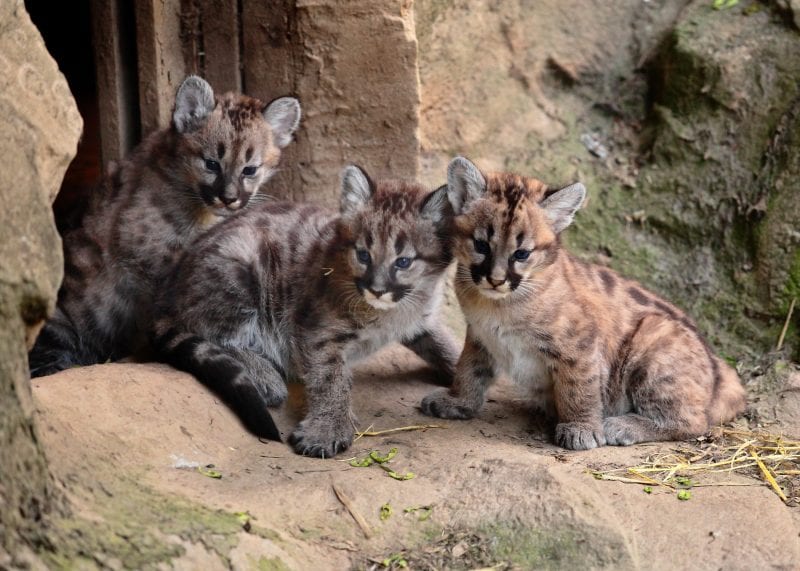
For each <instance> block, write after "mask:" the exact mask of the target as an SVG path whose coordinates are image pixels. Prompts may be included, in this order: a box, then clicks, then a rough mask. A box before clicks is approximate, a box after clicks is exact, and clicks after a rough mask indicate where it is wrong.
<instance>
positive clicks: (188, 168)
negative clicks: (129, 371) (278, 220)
mask: <svg viewBox="0 0 800 571" xmlns="http://www.w3.org/2000/svg"><path fill="white" fill-rule="evenodd" d="M299 120H300V105H299V103H298V102H297V100H296V99H293V98H291V97H282V98H280V99H276V100H275V101H273V102H272V103H270V104H269V105H267V104H265V103H262V102H261V101H259V100H258V99H253V98H251V97H247V96H244V95H237V94H234V93H226V94H224V95H222V96H220V97H216V98H215V97H214V93H213V91H212V90H211V86H209V85H208V83H206V82H205V81H204V80H202V79H200V78H199V77H196V76H190V77H188V78H186V80H184V82H183V84H182V85H181V86H180V88H179V89H178V93H177V96H176V100H175V110H174V113H173V117H172V125H171V126H170V127H169V128H167V129H163V130H161V131H157V132H155V133H152V134H151V135H150V136H149V137H147V138H146V139H145V140H144V141H142V143H141V144H140V145H139V146H138V147H137V148H136V149H135V150H134V151H133V152H132V154H131V155H130V156H129V157H128V158H127V159H125V160H124V161H122V162H121V163H120V164H119V166H118V167H115V168H114V169H113V172H111V173H110V174H109V176H108V177H107V179H106V180H105V181H104V182H103V184H102V186H101V188H99V189H98V191H97V194H96V195H95V196H93V197H92V201H91V203H90V205H89V207H88V210H87V213H86V215H85V216H84V219H83V223H82V227H81V228H78V229H76V230H74V231H72V232H70V233H68V234H67V235H65V236H64V257H65V272H64V273H65V275H64V282H63V283H62V285H61V289H60V291H59V294H58V303H57V307H56V311H55V314H54V315H53V317H52V318H51V319H50V320H49V321H48V322H47V324H46V325H45V327H44V329H43V330H42V332H41V334H40V335H39V338H38V339H37V341H36V345H35V346H34V348H33V349H32V350H31V352H30V355H29V361H30V368H31V375H32V376H34V377H37V376H42V375H48V374H50V373H54V372H56V371H60V370H62V369H65V368H67V367H70V366H72V365H76V364H77V365H88V364H92V363H99V362H105V361H106V360H108V359H116V358H119V357H123V356H125V355H127V354H130V353H131V352H132V349H133V348H134V345H136V343H137V341H138V339H137V338H138V337H139V336H140V335H141V336H142V337H143V334H144V332H145V331H146V328H147V327H148V326H149V322H150V314H151V313H152V311H151V306H152V302H153V292H154V290H155V288H156V287H157V286H158V284H160V282H161V281H162V279H163V278H164V277H165V276H166V274H167V273H168V271H169V270H170V269H171V268H172V267H173V265H174V260H176V259H177V257H178V256H179V255H180V253H181V252H182V251H183V250H184V248H186V246H187V245H188V244H189V243H190V242H191V241H192V240H194V239H195V238H196V237H197V236H198V235H199V234H201V233H203V232H204V231H206V230H207V229H209V228H210V227H212V226H213V225H215V224H217V223H218V222H220V221H221V220H223V219H224V218H225V217H226V216H229V215H231V214H233V213H235V212H237V211H239V210H241V209H242V208H245V207H246V206H248V205H249V204H250V203H252V202H255V201H257V200H258V198H259V197H260V196H263V195H259V194H257V193H259V191H261V190H262V189H263V187H264V184H265V183H266V182H267V180H269V178H270V177H271V176H272V174H273V173H274V172H275V168H276V166H277V164H278V159H279V158H280V155H281V149H282V148H284V147H285V146H286V145H288V144H289V142H290V141H291V138H292V133H293V132H294V130H295V129H296V128H297V125H298V122H299Z"/></svg>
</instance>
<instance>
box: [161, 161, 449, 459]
mask: <svg viewBox="0 0 800 571" xmlns="http://www.w3.org/2000/svg"><path fill="white" fill-rule="evenodd" d="M451 219H452V211H451V209H450V205H449V204H448V201H447V192H446V188H445V187H441V188H440V189H438V190H436V191H434V192H428V191H427V190H425V189H424V188H422V187H421V186H420V185H417V184H414V183H408V182H400V181H379V182H378V183H377V184H374V183H372V181H370V180H369V178H368V177H367V175H366V173H364V172H363V171H362V170H361V169H359V168H358V167H354V166H353V167H348V168H346V169H345V170H344V172H343V173H342V197H341V209H340V213H338V214H337V213H335V212H331V211H329V210H326V209H323V208H320V207H318V206H313V205H309V204H291V203H284V202H275V203H267V204H263V205H259V206H258V207H257V208H253V209H251V210H249V211H248V212H244V213H242V214H241V215H240V216H236V217H234V218H232V219H230V220H227V221H225V222H224V223H222V224H220V225H219V226H217V227H216V228H214V229H213V230H212V231H210V232H208V233H207V234H205V235H204V236H203V237H202V238H200V239H199V240H198V241H197V242H196V243H195V245H194V246H193V247H192V248H191V250H190V251H189V252H187V253H186V255H185V256H184V257H183V259H182V260H181V262H180V263H179V264H178V267H177V270H176V272H175V274H174V275H173V277H172V279H171V280H170V283H169V284H168V286H167V287H166V288H164V291H163V295H162V297H161V299H160V302H159V308H160V310H161V315H160V317H159V318H158V319H157V320H156V328H155V329H156V330H155V343H154V344H155V345H156V346H157V347H158V348H159V349H160V351H161V352H162V355H163V358H164V359H165V360H166V361H167V362H169V363H171V364H173V365H175V366H176V367H178V368H180V369H183V370H185V371H188V372H190V373H192V374H193V375H195V376H196V377H197V378H198V380H200V381H201V382H202V383H204V384H205V385H207V386H208V387H209V388H211V389H212V390H214V391H215V392H216V393H217V394H218V395H219V396H220V397H221V398H222V399H223V400H225V401H226V402H227V403H228V404H229V405H230V406H231V407H232V408H233V409H234V410H235V411H236V412H237V413H238V414H239V416H240V418H241V420H242V422H243V423H244V424H245V426H246V427H247V428H248V429H249V430H251V431H252V432H253V433H255V434H256V435H258V436H263V437H266V438H271V439H274V440H279V439H280V435H279V433H278V430H277V428H276V427H275V425H274V424H273V422H272V418H271V417H270V414H269V411H268V410H267V407H268V406H274V405H277V404H279V403H281V402H282V401H283V400H284V399H285V398H286V386H285V384H284V383H285V380H286V379H287V378H290V377H292V378H299V379H302V380H303V381H304V382H305V385H306V392H307V395H308V413H307V415H306V417H305V419H303V421H302V422H301V423H300V424H299V426H297V428H295V430H294V431H293V432H292V434H291V437H290V442H291V443H292V444H293V445H294V449H295V451H297V452H298V453H300V454H306V455H309V456H322V457H325V458H330V457H331V456H333V455H334V454H336V453H337V452H340V451H342V450H345V449H346V448H347V447H348V446H350V443H351V442H352V440H353V431H354V419H353V415H352V412H351V408H350V400H351V399H350V390H351V385H352V382H353V379H352V374H351V372H350V367H351V365H352V364H353V363H354V362H356V361H358V360H359V359H362V358H364V357H366V356H368V355H370V354H371V353H374V352H375V351H377V350H378V349H380V348H381V347H382V346H384V345H386V344H387V343H391V342H393V341H399V342H401V343H403V344H404V345H406V346H407V347H408V348H409V349H412V350H413V351H414V352H416V353H417V354H418V355H419V356H420V357H422V358H423V359H425V360H426V361H427V362H428V363H430V364H431V365H433V366H434V367H435V368H436V369H438V370H439V371H440V372H441V373H442V375H443V376H444V377H445V380H446V381H447V382H448V383H449V382H450V381H451V380H452V375H453V371H454V369H455V363H456V360H457V359H458V352H459V351H458V346H457V345H456V344H455V342H454V341H453V339H452V337H451V335H450V334H449V333H448V331H447V330H446V328H445V327H443V326H442V325H441V324H440V323H439V321H438V315H437V314H438V307H439V303H440V301H441V297H442V290H443V287H444V281H445V271H446V269H447V266H448V265H449V264H450V261H451V259H452V254H451V251H450V239H449V229H450V221H451Z"/></svg>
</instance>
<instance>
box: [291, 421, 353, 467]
mask: <svg viewBox="0 0 800 571" xmlns="http://www.w3.org/2000/svg"><path fill="white" fill-rule="evenodd" d="M352 443H353V426H352V424H351V423H350V421H349V420H347V419H342V420H339V421H335V420H331V419H324V418H323V419H321V418H306V419H305V420H303V421H302V422H301V423H300V424H299V425H297V428H295V429H294V432H292V434H291V436H289V444H291V445H292V447H293V448H294V451H295V452H297V453H298V454H302V455H303V456H315V457H317V458H333V457H334V456H335V455H336V454H338V453H339V452H342V451H344V450H347V449H348V448H349V447H350V445H351V444H352Z"/></svg>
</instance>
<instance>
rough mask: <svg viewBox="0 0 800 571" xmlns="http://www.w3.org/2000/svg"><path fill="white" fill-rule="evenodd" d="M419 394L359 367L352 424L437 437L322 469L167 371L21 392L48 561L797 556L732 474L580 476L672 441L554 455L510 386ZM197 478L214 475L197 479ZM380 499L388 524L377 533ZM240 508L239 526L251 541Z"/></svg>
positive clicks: (426, 383) (87, 377) (746, 484)
mask: <svg viewBox="0 0 800 571" xmlns="http://www.w3.org/2000/svg"><path fill="white" fill-rule="evenodd" d="M792 375H793V376H792ZM783 382H785V383H794V385H796V386H794V385H791V384H787V385H786V387H784V388H785V389H786V390H783V391H773V392H777V393H781V394H782V395H783V398H780V399H779V400H780V402H777V400H774V399H773V401H772V402H771V404H770V403H767V402H766V401H767V400H769V399H770V398H772V397H765V399H766V400H764V402H763V403H762V404H763V406H762V407H761V412H762V413H763V414H762V417H761V421H762V422H768V421H769V419H768V417H769V415H770V414H772V412H775V411H776V410H778V409H775V408H774V407H775V406H779V407H780V414H781V416H782V418H791V419H792V421H793V422H792V423H788V424H787V423H786V422H783V423H782V424H779V425H775V424H774V423H773V424H772V425H771V426H770V429H771V430H772V431H782V432H786V433H787V434H795V435H797V434H800V430H798V429H800V392H798V391H797V387H798V386H800V373H797V372H794V373H793V374H790V375H789V376H786V377H785V378H784V381H783ZM792 387H794V388H792ZM432 388H433V385H432V384H431V382H430V376H429V371H427V370H426V369H425V368H424V367H423V366H422V363H421V362H420V361H418V360H417V359H416V357H414V356H412V355H411V354H410V353H408V352H406V351H405V350H404V349H402V348H399V347H398V348H393V349H388V350H385V351H384V352H382V353H381V354H379V355H378V356H376V357H375V358H373V359H371V360H370V361H368V362H365V363H364V364H363V365H362V366H360V367H359V368H358V369H357V375H356V383H355V389H354V407H355V410H356V412H357V414H358V416H359V418H360V428H362V429H367V428H371V429H372V430H381V429H388V428H396V427H403V426H410V425H420V424H437V425H440V426H442V427H443V428H430V429H428V430H425V431H411V432H399V433H395V434H391V435H385V436H379V437H363V438H361V439H359V440H357V441H356V442H355V443H354V445H353V447H352V448H351V449H350V450H349V451H348V452H346V453H344V454H341V455H340V457H337V458H335V459H327V460H318V459H311V458H304V457H301V456H297V455H295V454H294V453H293V452H292V451H291V450H290V448H289V447H288V446H287V445H285V444H282V443H273V442H270V443H266V442H259V440H258V439H256V438H254V437H252V436H250V435H248V434H247V433H245V431H244V430H243V429H242V427H241V426H240V424H239V423H238V421H237V420H236V418H235V417H234V416H232V414H231V413H230V412H229V410H228V409H227V408H226V407H225V406H224V405H222V404H220V403H219V402H218V401H217V400H216V399H215V398H214V397H213V396H212V395H210V394H209V393H208V392H206V391H205V390H204V389H203V388H202V387H201V386H200V384H199V383H197V382H196V381H195V380H194V379H193V378H192V377H190V376H188V375H186V374H183V373H179V372H176V371H174V370H172V369H170V368H168V367H166V366H162V365H156V364H133V363H128V364H106V365H98V366H94V367H87V368H82V369H72V370H68V371H65V372H62V373H59V374H57V375H54V376H51V377H44V378H40V379H35V380H34V382H33V392H34V398H35V401H36V408H37V416H38V422H39V425H40V428H41V430H40V433H41V436H42V440H43V443H44V447H45V450H46V452H47V455H48V457H49V458H50V459H51V464H52V468H53V470H54V472H55V473H56V474H58V478H59V484H60V487H61V488H62V489H63V490H64V491H65V492H66V493H67V494H68V496H69V497H70V498H71V499H72V503H73V505H74V506H75V513H74V514H73V518H72V519H71V520H69V521H70V523H69V524H68V525H65V526H63V527H62V526H61V525H60V524H58V523H56V527H57V528H58V527H62V529H63V531H62V535H61V536H60V539H58V540H57V541H56V547H57V550H58V553H59V554H60V556H61V557H64V558H76V559H77V560H78V561H81V559H82V558H86V564H87V565H88V564H91V563H94V564H95V565H96V564H101V565H103V566H105V565H108V566H110V567H130V566H133V567H149V566H155V565H156V564H157V563H158V562H162V563H164V562H166V561H170V565H172V566H173V567H174V568H178V569H189V568H204V569H211V568H220V569H225V568H234V569H348V568H381V566H380V565H378V564H377V562H380V561H382V560H383V559H385V558H387V557H390V556H391V555H394V554H400V553H402V554H404V557H405V559H406V560H407V561H408V562H409V563H410V565H411V568H414V569H426V568H434V567H433V565H435V562H438V565H439V567H438V568H463V569H467V568H478V567H488V566H489V565H500V566H499V567H496V568H498V569H503V568H514V569H528V568H565V567H570V568H587V569H591V568H615V569H676V568H677V569H688V568H692V569H722V568H724V569H756V568H759V569H765V568H774V569H792V568H796V567H797V565H798V562H800V541H798V536H800V511H798V508H796V507H795V508H790V507H787V506H785V505H783V503H782V502H781V500H780V499H779V498H778V497H777V496H776V495H775V494H774V493H773V492H772V491H771V490H770V489H769V487H768V486H767V485H766V484H765V483H763V482H760V481H758V480H756V479H752V478H748V477H744V476H730V477H727V476H726V477H724V478H723V479H722V480H721V482H722V483H725V484H736V485H735V486H726V487H696V488H694V489H693V490H692V491H691V492H692V498H691V500H690V501H679V500H678V499H677V497H676V493H675V491H673V490H669V489H667V488H659V487H655V489H654V490H653V492H652V494H646V493H643V491H642V486H641V485H633V484H624V483H619V482H609V481H599V480H596V479H595V478H593V477H592V476H591V475H590V474H588V473H587V470H588V469H590V468H591V469H609V468H612V467H624V466H633V465H636V464H639V463H641V462H642V461H643V460H644V459H645V458H646V457H648V456H651V455H654V454H657V453H660V452H664V451H669V450H671V449H674V448H675V447H676V446H679V444H678V443H665V444H647V445H639V446H632V447H628V448H614V447H606V448H602V449H598V450H592V451H587V452H570V451H565V450H563V449H560V448H557V447H555V446H553V445H552V444H550V434H549V430H548V428H547V427H546V426H542V425H540V424H539V423H537V422H536V421H535V419H532V418H531V417H530V415H529V414H528V413H527V412H526V409H525V406H524V403H523V401H522V400H521V399H520V396H519V395H518V394H516V391H515V389H514V387H512V386H510V385H508V384H506V383H500V384H499V385H498V386H496V387H495V388H494V389H492V391H491V392H490V398H489V403H488V404H487V406H486V407H485V408H484V410H483V412H482V413H481V415H480V418H478V419H476V420H474V421H470V422H456V421H438V420H434V419H430V418H428V417H425V416H423V415H422V414H421V413H420V412H419V411H418V409H417V404H418V402H419V401H420V399H421V398H422V397H423V396H424V395H425V394H427V392H428V391H430V390H432ZM293 389H294V390H292V392H291V394H292V396H291V398H290V401H289V403H288V404H287V405H285V406H283V407H282V408H281V409H280V410H278V411H277V412H276V414H275V418H276V422H277V423H278V425H279V427H280V428H281V431H282V433H283V435H284V437H285V436H286V435H287V434H288V433H289V431H290V430H291V428H292V427H293V426H294V424H295V423H296V422H297V421H298V419H299V418H300V417H301V415H302V405H303V403H302V388H301V387H300V386H298V385H294V386H293ZM773 389H774V387H773ZM687 445H688V444H687ZM391 447H396V448H397V449H398V453H397V456H396V457H395V458H394V459H393V460H392V461H391V466H392V468H393V469H394V470H395V471H397V472H398V473H401V474H404V473H406V472H409V471H410V472H413V473H414V474H415V475H416V477H415V478H413V479H411V480H407V481H398V480H395V479H392V478H391V477H389V476H388V475H387V474H386V473H385V472H384V471H382V470H381V469H379V468H378V467H377V466H374V465H373V466H370V467H366V468H355V467H352V466H350V465H349V463H348V461H347V460H348V459H350V458H352V457H358V458H361V457H363V456H364V455H366V454H367V453H368V452H369V451H371V450H379V451H380V452H381V453H382V454H386V453H387V451H388V450H389V449H390V448H391ZM209 465H213V470H216V471H218V472H219V473H220V474H221V478H219V479H215V478H212V477H209V476H207V475H204V474H202V473H201V472H200V471H199V469H198V466H200V467H205V466H209ZM334 484H335V485H336V486H338V487H339V488H340V489H341V491H343V492H344V493H345V494H346V495H347V496H348V497H349V498H351V499H352V502H353V505H354V507H355V509H356V510H357V511H358V512H359V513H360V514H361V515H362V516H363V517H364V519H365V520H366V523H367V525H368V526H369V528H370V529H371V531H372V537H371V538H369V539H368V538H366V537H365V536H364V533H363V532H362V530H361V529H360V528H359V527H358V525H357V524H356V522H355V521H354V519H353V517H351V515H350V514H349V513H348V512H347V511H346V510H345V508H344V507H343V506H342V504H341V502H339V501H338V500H337V497H336V495H335V493H334V491H333V485H334ZM386 503H388V504H389V505H390V506H391V507H392V510H393V514H392V515H391V516H390V517H389V518H388V519H386V520H385V521H381V519H380V517H379V514H380V509H381V506H382V505H383V504H386ZM417 506H432V511H431V515H430V517H429V519H427V520H426V521H419V514H420V513H424V511H423V512H414V513H410V514H406V513H404V509H405V508H408V507H417ZM238 512H246V513H247V514H249V517H250V518H251V520H250V526H249V533H248V532H247V531H245V530H244V529H243V526H242V521H238V520H237V516H236V515H235V514H236V513H238ZM65 521H66V520H65ZM245 527H247V526H245ZM62 541H63V544H60V543H59V542H62ZM57 561H58V559H57V558H54V559H53V560H48V559H47V558H45V562H46V563H48V564H51V565H52V564H53V563H54V562H57ZM502 564H506V565H507V566H506V567H503V566H502ZM376 565H377V567H376Z"/></svg>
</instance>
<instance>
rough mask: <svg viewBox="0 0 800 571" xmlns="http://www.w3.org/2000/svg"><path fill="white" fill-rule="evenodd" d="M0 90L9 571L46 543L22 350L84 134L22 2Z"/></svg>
mask: <svg viewBox="0 0 800 571" xmlns="http://www.w3.org/2000/svg"><path fill="white" fill-rule="evenodd" d="M0 86H1V87H0V132H2V134H3V136H2V137H0V156H2V157H3V164H4V168H2V169H0V189H2V199H3V208H2V213H1V214H0V220H2V223H0V322H2V327H0V567H4V566H5V565H11V566H12V567H14V566H15V565H16V564H18V563H19V560H18V559H17V560H15V559H14V557H17V558H19V557H24V551H25V550H26V548H27V547H26V546H31V545H34V546H35V545H40V544H42V543H43V542H44V534H45V533H46V529H45V527H44V524H43V521H42V519H43V516H44V515H45V514H46V512H48V511H49V510H51V509H52V508H53V501H54V498H53V493H52V483H51V480H50V477H49V475H48V471H47V463H46V461H45V458H44V454H43V452H42V449H41V446H40V444H39V440H38V437H37V433H36V429H35V427H34V425H33V409H34V405H33V401H32V398H31V388H30V381H29V378H28V362H27V349H28V347H30V345H31V344H32V342H33V340H34V338H35V335H36V333H37V332H38V329H39V328H40V327H41V324H42V322H43V320H44V319H45V317H46V315H47V314H48V313H49V312H50V311H52V308H53V306H54V303H55V296H56V291H57V289H58V286H59V283H60V282H61V275H62V265H63V261H62V256H61V240H60V239H59V236H58V234H57V232H56V227H55V224H54V221H53V214H52V211H51V204H52V201H53V199H54V198H55V195H56V192H57V191H58V188H59V186H60V184H61V179H62V177H63V176H64V172H65V171H66V168H67V166H68V164H69V162H70V160H71V159H72V157H73V156H74V155H75V151H76V146H77V142H78V138H79V136H80V133H81V128H82V121H81V118H80V115H79V114H78V110H77V107H76V106H75V102H74V100H73V99H72V95H71V94H70V91H69V88H68V86H67V82H66V80H65V79H64V76H63V75H61V73H60V72H59V71H58V68H57V66H56V64H55V62H54V61H53V59H52V58H51V57H50V55H49V54H48V53H47V50H46V49H45V46H44V42H43V41H42V38H41V36H40V35H39V32H38V31H37V30H36V28H35V27H34V26H33V24H32V23H31V21H30V18H29V17H28V14H27V12H26V11H25V9H24V5H23V3H22V0H14V1H10V2H3V3H0ZM15 561H16V563H15Z"/></svg>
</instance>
